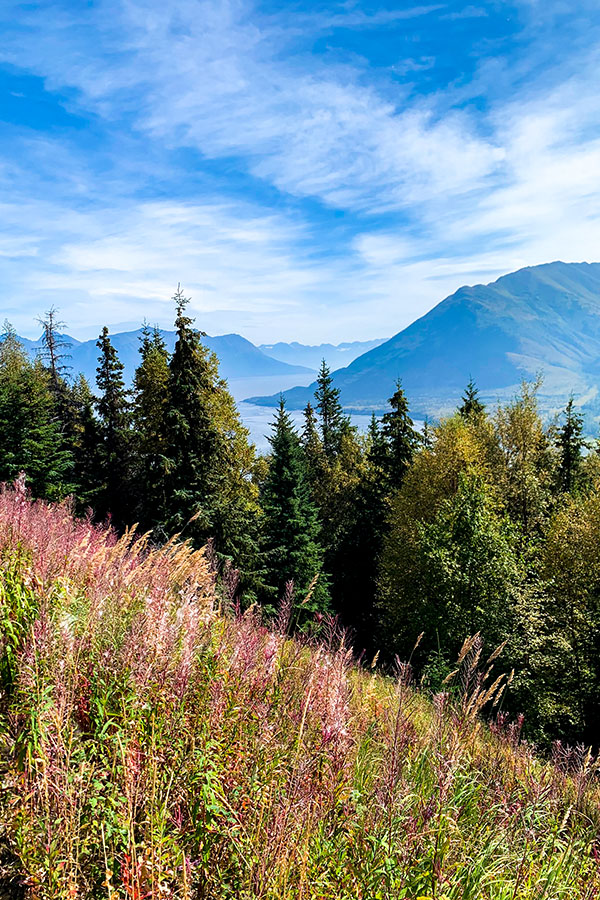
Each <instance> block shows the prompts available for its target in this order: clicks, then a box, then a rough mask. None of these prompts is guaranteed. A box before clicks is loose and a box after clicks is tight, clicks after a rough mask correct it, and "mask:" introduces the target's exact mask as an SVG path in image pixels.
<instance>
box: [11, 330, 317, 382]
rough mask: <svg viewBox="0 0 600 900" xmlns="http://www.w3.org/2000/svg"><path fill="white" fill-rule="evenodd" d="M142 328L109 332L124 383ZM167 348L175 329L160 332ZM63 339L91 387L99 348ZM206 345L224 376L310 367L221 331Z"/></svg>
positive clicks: (29, 344) (33, 344) (32, 346)
mask: <svg viewBox="0 0 600 900" xmlns="http://www.w3.org/2000/svg"><path fill="white" fill-rule="evenodd" d="M141 333H142V332H141V329H138V330H137V331H124V332H120V333H118V334H113V335H111V341H112V343H113V345H114V346H115V348H116V350H117V352H118V354H119V358H120V360H121V362H122V363H123V365H124V366H125V372H124V377H125V381H126V382H127V384H130V383H131V381H132V379H133V373H134V372H135V369H136V367H137V366H138V365H139V361H140V354H139V346H140V336H141ZM161 333H162V336H163V338H164V341H165V343H166V345H167V348H168V349H169V350H171V351H172V350H173V348H174V346H175V332H174V331H163V332H161ZM19 340H21V342H22V343H23V345H24V346H25V347H26V348H27V350H28V352H29V353H30V354H31V355H35V354H36V353H37V352H38V350H39V349H40V347H41V342H40V341H31V340H28V339H26V338H20V339H19ZM64 340H65V341H67V342H68V343H70V344H71V347H70V348H69V350H68V353H69V354H70V356H71V359H69V360H67V363H68V364H69V365H70V366H71V367H72V371H73V373H76V374H77V373H79V372H82V373H83V374H84V375H85V377H86V378H87V379H88V381H89V382H90V384H91V385H92V386H93V385H94V384H95V380H96V367H97V365H98V348H97V347H96V341H95V340H90V341H77V340H75V339H74V338H72V337H69V336H68V335H65V336H64ZM203 341H204V343H205V344H206V346H207V347H208V348H209V349H210V350H212V351H213V352H214V353H216V355H217V356H218V358H219V362H220V372H221V375H223V377H224V378H227V379H228V380H229V379H237V378H250V377H253V378H255V377H256V378H258V377H267V376H276V375H281V376H283V377H285V376H292V375H304V374H306V373H307V372H309V371H310V370H309V369H307V368H305V367H304V366H298V365H290V364H288V363H286V362H281V361H280V360H277V359H273V358H272V357H271V356H267V354H266V353H263V352H262V350H260V349H259V348H258V347H255V346H254V344H252V343H250V341H248V340H246V338H243V337H242V336H241V335H239V334H222V335H217V336H216V337H211V336H210V335H207V336H206V337H205V338H203Z"/></svg>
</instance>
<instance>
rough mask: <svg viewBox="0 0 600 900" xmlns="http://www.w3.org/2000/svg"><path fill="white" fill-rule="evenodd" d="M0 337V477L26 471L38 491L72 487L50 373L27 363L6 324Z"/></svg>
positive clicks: (56, 492) (54, 492)
mask: <svg viewBox="0 0 600 900" xmlns="http://www.w3.org/2000/svg"><path fill="white" fill-rule="evenodd" d="M7 328H8V330H7V333H6V334H5V335H4V337H3V339H2V342H1V343H0V435H1V441H0V481H13V480H14V479H15V478H17V477H18V475H19V474H20V473H21V472H25V474H26V476H27V483H28V485H29V487H30V488H31V490H32V492H33V493H34V495H35V496H37V497H44V498H47V499H50V500H57V499H62V498H63V497H65V496H67V495H68V494H69V493H70V492H71V491H72V488H73V457H72V453H71V452H70V449H69V448H68V446H66V444H65V442H64V440H63V433H62V427H61V423H60V420H59V416H58V409H57V403H56V398H55V396H54V394H53V391H52V387H51V382H50V376H49V374H48V372H47V371H46V369H45V368H44V367H43V366H42V364H41V363H40V362H39V361H38V362H35V363H31V362H30V361H29V359H28V358H27V356H26V354H25V351H24V350H23V347H22V346H21V344H20V343H19V341H18V340H17V337H16V335H15V333H14V331H13V329H12V328H11V327H10V326H7Z"/></svg>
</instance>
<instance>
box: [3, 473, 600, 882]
mask: <svg viewBox="0 0 600 900" xmlns="http://www.w3.org/2000/svg"><path fill="white" fill-rule="evenodd" d="M0 558H1V580H0V622H1V630H0V685H1V693H0V784H1V792H0V897H2V898H9V897H14V898H18V897H29V898H36V900H37V898H40V900H41V898H43V900H50V898H52V900H55V898H56V900H58V898H60V900H62V898H106V900H116V898H119V900H121V898H123V900H142V898H152V900H158V898H231V900H233V898H239V900H250V898H273V900H275V898H277V900H283V898H286V900H292V898H294V900H295V898H298V900H301V898H303V900H309V898H310V900H317V898H320V900H334V898H335V900H355V898H364V900H378V898H382V900H383V898H411V900H430V898H431V900H486V898H489V900H517V898H519V900H520V898H528V900H551V898H568V900H578V898H588V900H591V898H595V897H597V896H599V892H600V809H599V799H600V793H599V791H598V787H597V763H596V760H595V759H594V758H593V757H592V756H591V755H590V754H589V753H586V752H585V751H584V750H582V749H575V750H569V749H568V748H564V747H562V746H561V745H559V744H556V745H555V747H554V750H553V754H552V759H551V760H548V761H541V760H539V759H537V758H536V756H535V753H534V750H533V748H531V747H530V746H529V745H527V744H526V743H525V742H523V741H521V739H520V724H519V722H516V723H513V724H511V723H508V722H506V721H505V720H504V719H503V718H502V716H501V715H496V716H495V718H492V720H491V725H489V726H488V725H485V724H484V723H483V722H482V718H481V712H482V710H484V709H485V710H487V711H488V712H490V711H491V712H493V703H494V700H495V699H497V698H498V696H499V694H500V692H501V690H502V688H503V683H502V682H500V681H498V682H495V681H494V675H493V672H490V670H489V667H486V659H485V654H483V653H482V648H481V645H480V642H479V641H478V639H477V638H474V639H471V640H470V641H468V642H467V643H466V646H465V648H464V652H463V654H462V659H461V661H460V664H459V667H458V672H457V674H456V676H455V680H456V683H457V684H458V685H460V690H457V691H456V692H454V693H442V694H438V695H437V696H435V697H433V698H431V697H429V696H427V695H426V694H425V693H424V692H423V691H420V690H419V689H417V688H416V687H414V686H412V685H411V684H410V678H409V676H408V674H407V670H406V668H405V669H404V670H403V671H401V672H400V673H399V676H400V677H398V678H389V677H388V678H384V677H382V676H380V675H377V674H374V673H373V672H372V671H371V670H370V669H368V668H367V669H366V668H364V667H362V668H361V667H359V666H358V665H357V664H356V663H355V662H354V661H353V659H352V654H351V652H350V651H349V650H348V649H347V648H346V647H345V646H344V641H343V638H341V637H340V636H339V635H338V634H337V633H336V631H335V629H334V628H333V626H332V627H331V628H329V629H327V627H325V630H324V632H323V633H322V634H321V635H320V639H319V642H317V641H316V640H312V641H311V640H308V639H305V640H296V639H291V638H290V637H288V636H287V633H286V632H287V621H286V620H287V614H286V609H285V606H284V609H283V610H282V613H281V615H280V617H279V620H278V621H276V622H275V623H272V625H271V627H266V626H265V625H264V624H263V623H262V622H261V620H260V617H259V614H258V612H257V611H256V610H249V611H247V612H246V613H245V614H243V615H242V614H239V615H235V614H234V613H232V612H229V611H228V612H227V613H225V612H223V611H222V610H221V608H220V607H221V603H222V600H220V599H219V595H218V594H217V591H216V589H215V584H214V577H213V573H212V570H211V566H210V563H209V560H208V558H207V556H206V554H204V553H203V552H202V551H200V552H194V551H192V550H191V549H190V548H189V547H188V546H186V545H178V544H176V543H174V542H172V543H169V544H167V545H166V546H165V547H162V548H160V549H155V548H152V547H150V546H148V545H147V543H146V542H145V541H144V540H143V539H137V538H135V536H133V535H126V536H124V537H121V538H117V536H116V535H115V534H114V533H112V532H111V531H110V530H108V529H105V528H100V527H97V526H94V525H92V524H90V523H89V522H85V521H81V520H77V519H74V518H73V517H72V515H71V513H70V511H69V508H68V507H67V506H64V505H49V504H45V503H42V502H39V501H38V502H33V501H31V500H30V499H29V498H28V497H27V495H26V493H25V491H24V488H23V486H22V484H20V483H17V485H16V486H15V487H14V488H5V489H4V490H3V492H2V494H1V495H0Z"/></svg>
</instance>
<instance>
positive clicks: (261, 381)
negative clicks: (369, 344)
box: [229, 372, 371, 452]
mask: <svg viewBox="0 0 600 900" xmlns="http://www.w3.org/2000/svg"><path fill="white" fill-rule="evenodd" d="M316 374H317V373H316V372H315V373H314V374H312V375H311V374H310V373H307V374H306V375H305V376H304V377H303V376H302V375H291V376H290V375H288V376H284V377H282V376H281V375H269V376H264V377H262V378H232V379H231V380H230V381H229V390H230V391H231V393H232V394H233V396H234V397H235V400H236V402H237V405H238V409H239V412H240V416H241V417H242V420H243V422H244V425H245V426H246V428H247V429H248V430H249V432H250V437H251V440H252V441H253V443H254V444H255V445H256V447H257V449H258V450H260V451H263V452H264V451H266V450H268V449H269V442H268V440H267V436H268V435H269V434H270V433H271V423H272V422H273V419H274V418H275V407H274V406H255V405H254V404H253V403H244V400H245V398H246V397H264V396H268V395H269V394H276V393H278V392H279V391H287V390H288V388H291V387H296V386H297V385H303V386H305V385H308V384H311V383H312V382H313V381H314V380H315V378H316ZM289 414H290V417H291V419H292V421H293V422H294V424H295V425H296V427H297V428H298V429H299V430H300V429H301V428H302V426H303V424H304V416H303V415H302V410H294V409H291V410H289ZM351 418H352V424H353V425H355V426H356V427H357V428H358V429H359V431H366V430H367V428H368V427H369V422H370V421H371V416H370V415H369V416H364V415H353V416H352V417H351Z"/></svg>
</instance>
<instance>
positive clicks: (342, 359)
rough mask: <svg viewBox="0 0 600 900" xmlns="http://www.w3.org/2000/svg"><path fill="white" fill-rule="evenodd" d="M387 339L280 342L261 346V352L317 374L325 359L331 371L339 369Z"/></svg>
mask: <svg viewBox="0 0 600 900" xmlns="http://www.w3.org/2000/svg"><path fill="white" fill-rule="evenodd" d="M384 340H385V338H377V339H375V340H373V341H352V342H350V343H344V344H313V345H307V344H299V343H298V342H297V341H292V343H291V344H285V343H283V342H280V343H278V344H260V345H259V350H262V352H263V353H266V354H267V356H272V357H273V359H279V360H281V361H282V362H286V363H290V364H291V365H301V366H308V368H309V369H314V370H315V372H316V371H317V370H318V368H319V366H320V365H321V360H322V359H324V360H325V362H326V363H327V365H328V366H329V367H330V368H331V369H339V368H341V367H342V366H347V365H349V364H350V363H351V362H353V361H354V360H355V359H356V357H357V356H361V354H363V353H366V352H367V351H368V350H372V349H373V348H374V347H379V345H380V344H383V342H384Z"/></svg>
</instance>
